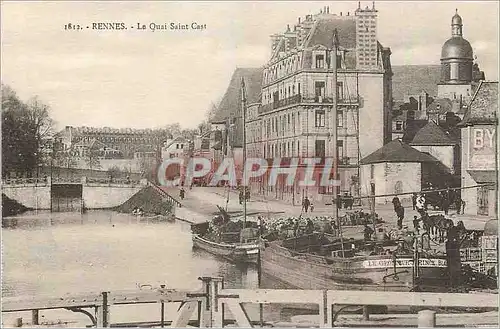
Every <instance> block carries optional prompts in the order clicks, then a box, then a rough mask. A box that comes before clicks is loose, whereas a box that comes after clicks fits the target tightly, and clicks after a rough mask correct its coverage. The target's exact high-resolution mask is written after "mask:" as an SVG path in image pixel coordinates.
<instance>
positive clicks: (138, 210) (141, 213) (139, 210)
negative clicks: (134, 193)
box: [132, 207, 144, 216]
mask: <svg viewBox="0 0 500 329" xmlns="http://www.w3.org/2000/svg"><path fill="white" fill-rule="evenodd" d="M132 215H136V216H144V210H143V209H142V208H139V207H135V208H134V210H132Z"/></svg>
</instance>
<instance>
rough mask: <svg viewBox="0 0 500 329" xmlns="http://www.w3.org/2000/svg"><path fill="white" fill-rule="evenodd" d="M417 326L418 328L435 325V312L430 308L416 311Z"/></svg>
mask: <svg viewBox="0 0 500 329" xmlns="http://www.w3.org/2000/svg"><path fill="white" fill-rule="evenodd" d="M418 327H419V328H434V327H436V312H435V311H431V310H423V311H420V312H418Z"/></svg>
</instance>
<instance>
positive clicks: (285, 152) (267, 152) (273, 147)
mask: <svg viewBox="0 0 500 329" xmlns="http://www.w3.org/2000/svg"><path fill="white" fill-rule="evenodd" d="M263 150H264V152H263V154H264V158H265V159H268V158H275V157H293V156H300V155H301V152H300V141H296V142H294V141H288V142H281V143H280V142H277V143H272V144H267V145H264V146H263Z"/></svg>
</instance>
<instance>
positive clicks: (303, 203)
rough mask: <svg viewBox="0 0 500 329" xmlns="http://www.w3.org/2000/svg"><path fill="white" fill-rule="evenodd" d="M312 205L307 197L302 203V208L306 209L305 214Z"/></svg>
mask: <svg viewBox="0 0 500 329" xmlns="http://www.w3.org/2000/svg"><path fill="white" fill-rule="evenodd" d="M310 205H311V201H309V199H308V198H307V197H305V198H304V201H302V208H304V211H305V212H307V210H308V209H309V206H310Z"/></svg>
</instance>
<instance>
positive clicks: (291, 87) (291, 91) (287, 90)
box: [262, 82, 300, 105]
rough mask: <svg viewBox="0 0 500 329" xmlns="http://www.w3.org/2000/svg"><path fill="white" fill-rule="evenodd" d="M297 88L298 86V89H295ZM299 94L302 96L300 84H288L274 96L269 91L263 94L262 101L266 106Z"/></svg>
mask: <svg viewBox="0 0 500 329" xmlns="http://www.w3.org/2000/svg"><path fill="white" fill-rule="evenodd" d="M295 86H297V88H295ZM298 94H300V82H297V83H292V84H287V85H286V86H283V87H280V88H279V89H278V91H275V92H274V93H272V94H271V93H270V92H269V91H268V92H265V93H263V94H262V98H263V99H262V101H263V104H264V105H266V104H270V103H273V102H276V101H278V100H281V99H286V98H289V97H291V96H295V95H298Z"/></svg>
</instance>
